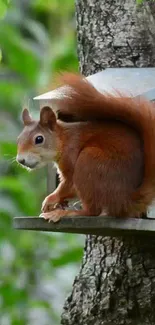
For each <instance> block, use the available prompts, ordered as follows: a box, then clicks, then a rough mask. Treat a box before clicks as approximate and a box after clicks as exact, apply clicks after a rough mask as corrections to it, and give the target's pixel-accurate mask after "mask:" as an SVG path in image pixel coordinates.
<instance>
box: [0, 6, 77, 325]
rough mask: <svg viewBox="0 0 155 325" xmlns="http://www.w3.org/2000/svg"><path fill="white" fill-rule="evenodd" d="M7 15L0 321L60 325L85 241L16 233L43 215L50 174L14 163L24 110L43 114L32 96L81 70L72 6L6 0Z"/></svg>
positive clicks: (1, 68) (0, 117)
mask: <svg viewBox="0 0 155 325" xmlns="http://www.w3.org/2000/svg"><path fill="white" fill-rule="evenodd" d="M8 5H9V7H8ZM6 9H7V15H6V16H5V17H4V15H5V14H6ZM2 17H3V19H2V20H1V21H0V48H1V52H2V60H1V63H0V94H1V96H0V175H1V177H0V194H1V195H0V229H1V232H0V274H1V281H0V324H1V325H4V324H7V325H18V324H19V325H31V324H33V325H35V324H37V325H49V324H51V325H52V324H53V325H57V324H59V323H60V322H59V314H60V311H61V308H62V304H63V301H64V297H65V296H66V294H67V292H68V290H69V286H71V283H72V280H73V278H74V275H75V273H76V270H77V267H78V265H79V264H78V263H79V261H80V259H81V256H82V246H83V240H81V237H80V236H77V235H67V234H66V235H64V234H49V233H35V232H28V231H27V232H26V231H25V232H24V231H15V230H13V228H12V220H13V217H15V216H37V215H38V214H39V213H40V207H41V202H42V200H43V199H44V197H45V195H46V177H45V175H46V174H45V170H40V171H36V172H33V173H28V172H27V171H25V170H24V169H22V168H21V167H19V166H18V165H17V164H16V162H15V156H16V139H17V136H18V134H19V132H20V130H21V127H22V126H21V123H20V112H21V106H22V105H28V106H29V107H30V108H31V110H32V111H33V112H32V113H34V114H35V115H37V114H38V105H37V104H36V103H34V102H33V100H32V98H33V96H35V95H36V94H38V93H41V92H43V91H44V89H46V88H50V85H51V82H52V80H53V77H54V75H55V73H56V72H57V71H59V70H65V69H67V70H68V69H69V70H72V71H73V70H77V69H78V62H77V57H76V40H75V24H74V1H72V0H65V1H64V2H63V1H60V0H52V1H51V0H49V1H44V0H33V1H30V0H27V1H24V0H14V1H13V0H12V1H11V2H9V1H8V0H3V1H2V0H0V18H2ZM0 57H1V54H0ZM38 184H39V186H38ZM82 238H83V237H82Z"/></svg>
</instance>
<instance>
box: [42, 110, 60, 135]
mask: <svg viewBox="0 0 155 325" xmlns="http://www.w3.org/2000/svg"><path fill="white" fill-rule="evenodd" d="M40 124H41V125H42V126H43V127H48V128H49V129H51V130H54V127H55V124H56V116H55V114H54V113H53V111H52V109H51V108H50V107H49V106H44V107H42V108H41V111H40Z"/></svg>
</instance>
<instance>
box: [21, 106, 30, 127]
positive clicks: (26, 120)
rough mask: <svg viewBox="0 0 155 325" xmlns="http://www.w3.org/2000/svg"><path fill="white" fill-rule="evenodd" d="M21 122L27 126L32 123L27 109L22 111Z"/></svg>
mask: <svg viewBox="0 0 155 325" xmlns="http://www.w3.org/2000/svg"><path fill="white" fill-rule="evenodd" d="M22 120H23V123H24V125H29V124H30V123H31V122H32V117H31V115H30V113H29V110H28V109H27V108H24V109H23V112H22Z"/></svg>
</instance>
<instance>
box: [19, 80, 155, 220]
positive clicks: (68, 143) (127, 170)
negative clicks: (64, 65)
mask: <svg viewBox="0 0 155 325" xmlns="http://www.w3.org/2000/svg"><path fill="white" fill-rule="evenodd" d="M62 80H63V82H64V84H65V85H66V87H65V93H64V94H63V96H62V97H61V98H59V99H57V101H56V104H57V111H58V112H59V115H60V116H62V117H63V116H65V118H66V120H67V117H68V121H69V120H75V121H78V122H76V123H64V122H60V121H59V120H57V121H55V127H53V132H54V134H55V135H54V136H55V137H56V143H57V148H56V150H57V153H59V154H58V156H59V159H58V161H57V164H58V167H59V169H60V171H61V174H62V180H63V182H65V181H67V184H68V187H69V186H70V188H72V190H73V191H71V192H72V195H68V197H71V196H74V195H73V192H74V194H75V193H76V194H77V195H78V197H79V198H80V199H81V201H82V204H83V213H85V214H88V215H91V214H93V215H100V214H104V213H107V214H111V215H114V216H133V217H134V216H140V215H141V213H145V212H146V210H147V208H148V206H149V205H150V204H152V203H153V200H154V199H155V108H154V105H153V104H152V103H151V102H149V101H147V100H145V99H143V98H131V97H129V98H128V97H126V96H125V97H123V95H121V94H120V93H118V94H117V97H116V96H112V95H109V94H102V93H100V92H99V91H97V90H96V89H95V88H94V87H93V86H92V85H91V84H90V83H89V82H88V81H87V80H86V79H85V78H83V77H82V76H79V75H72V74H66V75H64V76H63V78H62ZM59 91H60V92H61V88H60V90H59ZM32 123H33V122H32ZM35 123H36V122H35ZM52 123H53V122H52ZM46 128H47V126H46ZM51 137H52V134H51ZM25 141H26V140H25ZM19 146H20V144H19ZM59 186H60V185H59ZM56 191H57V193H58V192H59V190H56ZM67 191H68V188H66V196H65V195H64V192H63V195H62V197H61V198H60V200H58V201H59V202H60V201H61V200H63V199H64V198H67ZM70 194H71V193H70ZM52 195H53V194H51V202H52ZM60 196H61V195H60ZM58 197H59V195H57V199H58ZM49 202H50V199H49ZM59 202H58V203H59ZM46 211H47V210H46ZM46 211H45V210H44V212H46ZM52 213H53V212H51V215H52ZM45 214H46V213H45ZM68 214H69V212H68ZM76 214H80V212H79V211H78V212H77V213H76ZM65 215H67V213H65ZM49 218H50V217H49ZM51 218H52V217H51Z"/></svg>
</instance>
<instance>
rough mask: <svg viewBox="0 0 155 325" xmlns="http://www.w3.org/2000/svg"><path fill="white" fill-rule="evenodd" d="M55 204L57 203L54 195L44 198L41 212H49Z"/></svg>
mask: <svg viewBox="0 0 155 325" xmlns="http://www.w3.org/2000/svg"><path fill="white" fill-rule="evenodd" d="M56 203H57V201H56V198H55V196H54V195H52V194H50V195H48V196H46V198H45V200H44V201H43V203H42V207H41V211H42V212H49V211H51V210H53V209H54V206H55V204H56Z"/></svg>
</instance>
